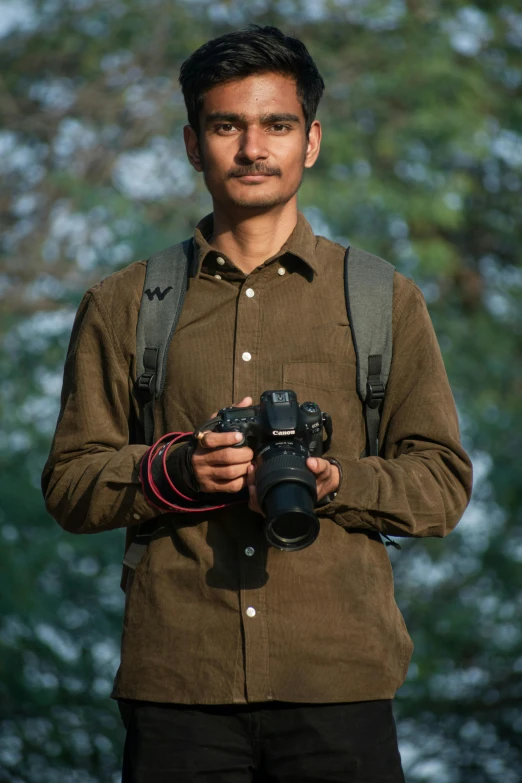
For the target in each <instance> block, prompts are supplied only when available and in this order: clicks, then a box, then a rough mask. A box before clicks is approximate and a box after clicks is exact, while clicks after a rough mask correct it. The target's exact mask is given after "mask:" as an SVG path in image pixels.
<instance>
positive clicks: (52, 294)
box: [23, 275, 67, 302]
mask: <svg viewBox="0 0 522 783" xmlns="http://www.w3.org/2000/svg"><path fill="white" fill-rule="evenodd" d="M66 291H67V288H66V286H65V285H64V284H63V282H62V281H61V280H59V279H58V278H57V277H52V275H39V276H38V277H37V278H36V279H35V280H33V282H32V283H29V284H28V285H27V286H26V288H25V289H24V293H23V298H24V300H25V301H27V302H38V301H40V300H42V299H52V300H54V301H56V300H59V299H61V298H62V297H63V296H64V295H65V293H66Z"/></svg>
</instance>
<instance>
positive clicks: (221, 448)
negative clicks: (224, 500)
mask: <svg viewBox="0 0 522 783" xmlns="http://www.w3.org/2000/svg"><path fill="white" fill-rule="evenodd" d="M249 405H252V397H244V398H243V399H242V400H241V402H239V403H237V404H235V405H234V407H235V408H248V406H249ZM217 415H218V411H216V412H215V413H213V414H212V416H211V417H210V418H211V419H213V418H215V417H216V416H217ZM236 435H237V433H236V432H210V431H208V432H205V433H204V434H203V437H202V438H201V440H200V441H199V443H198V445H197V447H196V448H195V449H194V453H193V454H192V468H193V470H194V474H195V476H196V478H197V481H198V484H199V488H200V491H201V492H240V491H241V490H242V489H243V487H246V486H247V481H246V473H247V468H248V466H249V465H250V464H251V463H252V459H253V457H254V452H253V451H252V449H251V448H249V447H248V446H243V447H241V448H237V447H236V448H232V446H234V445H235V444H236V443H237V440H236Z"/></svg>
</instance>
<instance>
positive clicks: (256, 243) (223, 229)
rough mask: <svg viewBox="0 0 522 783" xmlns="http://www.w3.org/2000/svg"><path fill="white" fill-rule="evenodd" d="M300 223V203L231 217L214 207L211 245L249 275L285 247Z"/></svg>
mask: <svg viewBox="0 0 522 783" xmlns="http://www.w3.org/2000/svg"><path fill="white" fill-rule="evenodd" d="M296 223H297V200H296V199H292V200H291V201H289V202H288V203H287V204H281V205H278V206H277V207H274V208H272V209H271V210H270V211H266V212H261V211H260V212H258V213H256V212H255V211H253V210H244V211H243V212H242V213H239V214H235V215H231V214H230V213H226V212H224V211H223V210H222V209H220V205H219V204H214V230H213V233H212V237H211V239H210V244H211V245H212V246H213V247H215V248H216V250H218V251H220V252H222V253H223V254H224V255H226V256H228V257H229V258H230V259H231V260H232V261H233V262H234V264H235V265H236V266H237V267H238V269H241V271H242V272H244V273H245V274H250V272H252V271H253V270H254V269H255V268H256V267H257V266H260V265H261V264H262V263H264V261H266V260H267V259H268V258H271V257H272V256H274V255H275V254H276V253H277V252H278V251H279V250H280V249H281V247H282V246H283V245H284V243H285V242H286V240H287V239H288V237H289V236H290V234H291V233H292V231H293V230H294V228H295V224H296Z"/></svg>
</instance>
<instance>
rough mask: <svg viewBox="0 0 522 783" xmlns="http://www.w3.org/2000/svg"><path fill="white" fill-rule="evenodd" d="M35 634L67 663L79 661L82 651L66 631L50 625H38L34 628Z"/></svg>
mask: <svg viewBox="0 0 522 783" xmlns="http://www.w3.org/2000/svg"><path fill="white" fill-rule="evenodd" d="M34 634H35V636H36V638H37V639H38V640H39V641H40V642H42V643H43V644H45V645H47V647H49V648H50V649H51V650H52V651H53V652H54V653H55V654H56V655H57V656H58V657H59V658H61V660H62V661H64V662H65V663H74V662H75V661H77V660H78V659H79V657H80V653H81V649H80V648H79V647H78V645H76V644H75V643H74V642H73V640H72V638H71V636H70V634H68V633H66V632H65V631H63V630H61V629H58V628H55V627H54V626H52V625H49V624H48V623H38V624H37V625H36V626H35V628H34Z"/></svg>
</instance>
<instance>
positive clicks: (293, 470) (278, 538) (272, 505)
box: [256, 447, 319, 552]
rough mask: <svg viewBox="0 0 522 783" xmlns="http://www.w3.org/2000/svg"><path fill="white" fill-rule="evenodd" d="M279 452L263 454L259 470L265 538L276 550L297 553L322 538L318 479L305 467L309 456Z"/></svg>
mask: <svg viewBox="0 0 522 783" xmlns="http://www.w3.org/2000/svg"><path fill="white" fill-rule="evenodd" d="M288 451H291V449H288V447H287V450H286V453H285V454H281V453H280V449H279V448H277V447H274V448H273V449H269V450H268V452H265V453H264V454H263V457H265V459H264V460H263V461H262V462H261V464H260V465H259V466H258V468H257V472H256V483H257V494H258V499H259V503H260V505H261V507H262V509H263V511H264V513H265V517H266V521H265V535H266V538H267V540H268V542H269V543H270V544H272V546H274V547H276V548H277V549H283V550H287V551H291V552H295V551H297V550H299V549H304V548H305V547H307V546H310V544H312V543H313V542H314V541H315V539H316V538H317V536H318V535H319V520H318V518H317V516H316V515H315V514H314V503H315V501H316V500H317V486H316V481H315V476H314V475H313V473H312V472H311V471H310V470H309V469H308V468H307V467H306V457H305V456H301V454H302V453H303V449H302V448H298V451H299V452H300V454H299V455H297V454H295V453H294V454H292V453H288Z"/></svg>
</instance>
